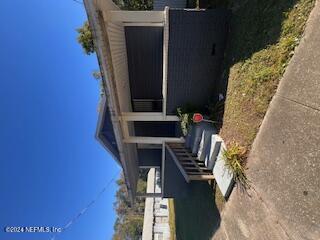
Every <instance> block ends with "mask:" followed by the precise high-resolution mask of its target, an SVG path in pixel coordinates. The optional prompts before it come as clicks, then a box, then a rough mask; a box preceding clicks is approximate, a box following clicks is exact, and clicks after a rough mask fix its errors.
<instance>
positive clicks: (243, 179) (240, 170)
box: [223, 142, 250, 190]
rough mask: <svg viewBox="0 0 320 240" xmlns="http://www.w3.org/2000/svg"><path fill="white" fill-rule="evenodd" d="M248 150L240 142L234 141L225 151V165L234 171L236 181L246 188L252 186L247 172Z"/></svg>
mask: <svg viewBox="0 0 320 240" xmlns="http://www.w3.org/2000/svg"><path fill="white" fill-rule="evenodd" d="M246 153H247V150H246V149H245V148H244V147H241V146H240V145H239V144H238V143H236V142H232V143H231V144H229V147H228V149H227V150H225V151H224V152H223V159H224V161H225V166H226V167H227V168H228V169H229V170H230V171H231V172H232V173H233V179H234V181H235V182H236V183H237V184H239V186H240V187H242V188H244V189H245V190H246V189H248V188H250V185H249V180H248V178H247V176H246V174H245V160H246Z"/></svg>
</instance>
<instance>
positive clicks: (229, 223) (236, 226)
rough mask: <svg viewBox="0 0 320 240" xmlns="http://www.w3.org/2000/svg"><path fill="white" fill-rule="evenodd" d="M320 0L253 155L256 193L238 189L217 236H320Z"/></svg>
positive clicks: (229, 239)
mask: <svg viewBox="0 0 320 240" xmlns="http://www.w3.org/2000/svg"><path fill="white" fill-rule="evenodd" d="M319 1H320V0H318V1H317V3H316V6H315V8H314V9H313V11H312V13H311V15H310V18H309V20H308V23H307V28H306V31H305V35H304V37H303V39H302V40H301V43H300V45H299V47H298V48H297V49H296V52H295V55H294V57H293V59H292V60H291V62H290V64H289V66H288V68H287V70H286V73H285V74H284V77H283V79H282V80H281V82H280V85H279V87H278V90H277V93H276V95H275V96H274V98H273V100H272V102H271V104H270V107H269V109H268V112H267V114H266V116H265V119H264V121H263V124H262V126H261V128H260V131H259V133H258V135H257V138H256V139H255V142H254V144H253V148H252V151H251V153H250V156H249V159H248V167H249V169H248V176H249V178H250V180H251V181H252V185H253V188H254V189H253V190H251V191H250V195H251V197H249V196H247V195H246V194H241V193H239V191H237V189H234V190H233V193H232V195H231V196H230V199H229V201H228V203H227V204H226V208H225V210H224V212H223V213H222V221H221V225H220V228H219V230H218V231H217V232H216V234H215V235H214V237H213V239H215V240H216V239H223V240H242V239H250V240H255V239H257V240H258V239H259V240H262V239H266V240H269V239H270V240H278V239H279V240H285V239H293V240H300V239H301V240H304V239H305V240H309V239H314V240H318V239H320V2H319Z"/></svg>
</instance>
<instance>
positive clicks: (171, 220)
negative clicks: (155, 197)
mask: <svg viewBox="0 0 320 240" xmlns="http://www.w3.org/2000/svg"><path fill="white" fill-rule="evenodd" d="M168 202H169V226H170V239H171V240H176V239H177V238H176V223H175V222H176V216H175V210H174V200H173V199H169V201H168Z"/></svg>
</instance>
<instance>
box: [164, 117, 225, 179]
mask: <svg viewBox="0 0 320 240" xmlns="http://www.w3.org/2000/svg"><path fill="white" fill-rule="evenodd" d="M216 133H217V132H216V130H215V128H214V127H213V125H212V124H210V123H204V122H203V123H199V124H195V125H194V126H192V128H191V129H190V131H189V133H188V135H187V136H186V139H185V140H186V141H185V143H167V144H166V149H167V150H168V152H169V153H170V155H171V156H172V158H173V159H174V161H175V163H176V165H177V166H178V168H179V170H180V171H181V173H182V175H183V176H184V178H185V180H186V181H187V182H190V181H199V180H200V181H201V180H203V181H207V180H211V179H214V176H213V167H214V164H215V161H216V158H217V156H218V154H219V151H220V147H221V142H222V140H221V138H220V137H219V136H218V135H217V134H216Z"/></svg>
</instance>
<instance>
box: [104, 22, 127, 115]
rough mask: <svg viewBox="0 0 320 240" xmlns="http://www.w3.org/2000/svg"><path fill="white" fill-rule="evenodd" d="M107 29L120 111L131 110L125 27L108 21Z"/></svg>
mask: <svg viewBox="0 0 320 240" xmlns="http://www.w3.org/2000/svg"><path fill="white" fill-rule="evenodd" d="M107 31H108V38H109V43H110V50H111V57H112V64H113V71H114V79H115V82H116V88H117V94H118V99H119V105H120V111H121V112H130V111H132V107H131V101H130V99H131V94H130V85H129V73H128V62H127V48H126V40H125V39H126V38H125V33H124V27H123V26H122V24H121V23H110V22H108V23H107Z"/></svg>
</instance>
